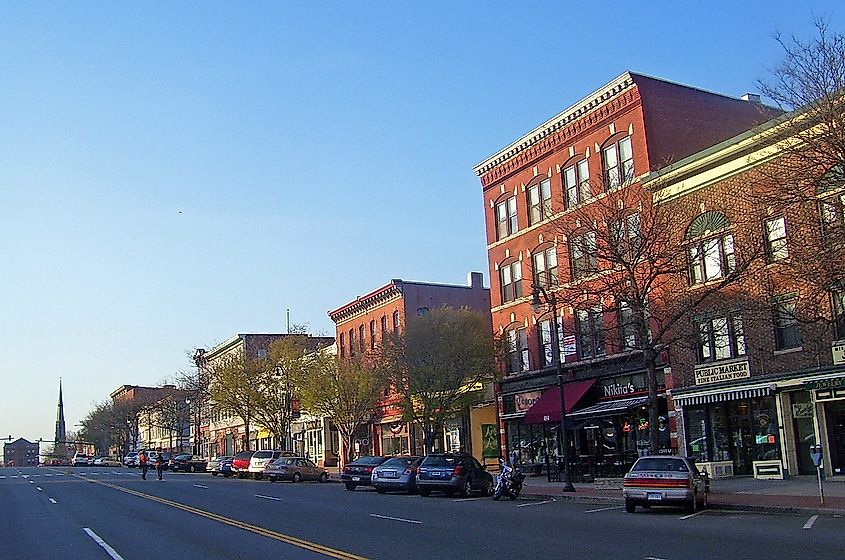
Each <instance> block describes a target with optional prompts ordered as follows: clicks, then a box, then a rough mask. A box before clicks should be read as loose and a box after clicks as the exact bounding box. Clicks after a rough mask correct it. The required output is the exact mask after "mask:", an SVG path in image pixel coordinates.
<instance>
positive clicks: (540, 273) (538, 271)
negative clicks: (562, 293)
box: [531, 246, 558, 288]
mask: <svg viewBox="0 0 845 560" xmlns="http://www.w3.org/2000/svg"><path fill="white" fill-rule="evenodd" d="M531 260H532V261H533V262H534V284H535V285H537V286H542V287H543V288H548V287H550V286H557V284H558V281H557V250H556V249H555V247H554V246H551V247H547V248H546V249H541V250H539V251H537V252H536V253H534V254H533V255H531Z"/></svg>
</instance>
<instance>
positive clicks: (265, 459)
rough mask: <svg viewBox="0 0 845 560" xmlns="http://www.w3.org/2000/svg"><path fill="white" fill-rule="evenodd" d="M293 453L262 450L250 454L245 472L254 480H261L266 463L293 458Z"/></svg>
mask: <svg viewBox="0 0 845 560" xmlns="http://www.w3.org/2000/svg"><path fill="white" fill-rule="evenodd" d="M294 456H295V454H294V453H293V451H282V450H281V449H263V450H261V451H256V452H255V453H253V454H252V458H250V460H249V466H248V467H247V471H248V472H249V473H250V474H251V475H252V476H253V477H254V478H255V480H261V477H263V476H264V467H266V466H267V463H269V462H270V461H274V460H276V459H278V458H279V457H294Z"/></svg>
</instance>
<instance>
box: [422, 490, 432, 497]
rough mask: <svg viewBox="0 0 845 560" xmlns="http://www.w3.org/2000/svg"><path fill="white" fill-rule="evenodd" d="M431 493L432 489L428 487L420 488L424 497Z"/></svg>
mask: <svg viewBox="0 0 845 560" xmlns="http://www.w3.org/2000/svg"><path fill="white" fill-rule="evenodd" d="M430 495H431V490H428V489H426V488H420V496H422V497H423V498H426V497H428V496H430Z"/></svg>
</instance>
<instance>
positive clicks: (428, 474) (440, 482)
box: [417, 453, 494, 496]
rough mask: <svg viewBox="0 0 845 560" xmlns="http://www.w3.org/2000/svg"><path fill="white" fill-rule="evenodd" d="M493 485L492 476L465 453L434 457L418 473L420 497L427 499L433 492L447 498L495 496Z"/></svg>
mask: <svg viewBox="0 0 845 560" xmlns="http://www.w3.org/2000/svg"><path fill="white" fill-rule="evenodd" d="M493 484H494V483H493V475H491V474H490V473H489V472H487V471H486V470H485V469H484V467H483V466H481V463H479V462H478V460H477V459H476V458H475V457H473V456H472V455H468V454H466V453H432V454H431V455H428V456H426V458H425V459H423V461H422V462H421V463H420V466H419V468H418V469H417V489H418V491H419V493H420V496H428V495H429V494H431V492H432V491H439V492H445V493H446V494H447V495H451V494H454V493H455V492H460V494H461V496H469V494H470V493H471V492H480V493H481V494H482V495H483V496H489V495H491V494H492V493H493Z"/></svg>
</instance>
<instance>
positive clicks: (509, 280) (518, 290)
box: [499, 261, 522, 303]
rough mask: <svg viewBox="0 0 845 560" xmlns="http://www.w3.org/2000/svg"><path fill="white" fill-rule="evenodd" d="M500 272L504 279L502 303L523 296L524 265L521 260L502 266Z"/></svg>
mask: <svg viewBox="0 0 845 560" xmlns="http://www.w3.org/2000/svg"><path fill="white" fill-rule="evenodd" d="M499 274H500V275H501V280H502V303H507V302H509V301H513V300H515V299H516V298H519V297H522V267H521V266H520V263H519V261H514V262H513V263H511V264H507V265H504V266H502V268H501V270H500V271H499Z"/></svg>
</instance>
